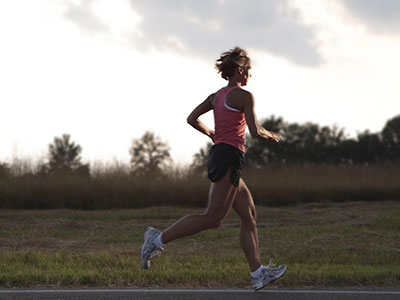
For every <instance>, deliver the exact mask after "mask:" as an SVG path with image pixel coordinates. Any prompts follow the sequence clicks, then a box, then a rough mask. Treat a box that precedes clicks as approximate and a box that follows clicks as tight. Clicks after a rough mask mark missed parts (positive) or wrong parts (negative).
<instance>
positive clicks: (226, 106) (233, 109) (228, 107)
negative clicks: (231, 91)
mask: <svg viewBox="0 0 400 300" xmlns="http://www.w3.org/2000/svg"><path fill="white" fill-rule="evenodd" d="M224 106H225V108H227V109H229V110H231V111H236V112H241V111H240V110H237V109H235V108H233V107H230V106H229V105H228V104H226V98H224Z"/></svg>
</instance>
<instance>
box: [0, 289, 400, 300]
mask: <svg viewBox="0 0 400 300" xmlns="http://www.w3.org/2000/svg"><path fill="white" fill-rule="evenodd" d="M6 299H7V300H17V299H18V300H39V299H40V300H50V299H51V300H78V299H79V300H94V299H96V300H106V299H107V300H128V299H130V300H148V299H157V300H180V299H194V300H203V299H204V300H214V299H215V300H217V299H218V300H221V299H228V300H250V299H264V300H268V299H274V300H333V299H334V300H349V299H351V300H399V299H400V290H398V291H380V290H376V291H365V290H363V291H361V290H344V291H343V290H262V291H259V292H253V291H251V290H239V289H238V290H218V289H217V290H206V289H198V290H194V289H65V290H57V289H54V290H17V289H14V290H13V289H0V300H6Z"/></svg>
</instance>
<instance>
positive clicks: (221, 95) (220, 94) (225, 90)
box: [215, 85, 239, 104]
mask: <svg viewBox="0 0 400 300" xmlns="http://www.w3.org/2000/svg"><path fill="white" fill-rule="evenodd" d="M236 88H239V87H238V86H237V85H235V86H231V87H224V88H221V89H220V90H219V91H218V92H217V96H216V99H215V104H217V102H220V101H224V100H223V99H225V97H226V96H227V95H228V94H229V93H230V92H231V91H232V90H234V89H236ZM221 99H222V100H221Z"/></svg>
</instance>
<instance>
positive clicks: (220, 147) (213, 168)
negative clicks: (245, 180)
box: [207, 144, 244, 186]
mask: <svg viewBox="0 0 400 300" xmlns="http://www.w3.org/2000/svg"><path fill="white" fill-rule="evenodd" d="M243 162H244V153H243V152H242V151H240V150H239V149H237V148H236V147H233V146H231V145H228V144H217V145H214V146H212V148H211V150H210V153H209V155H208V161H207V168H208V179H210V180H211V181H212V182H215V181H217V180H218V179H221V178H222V177H224V176H225V174H226V172H228V170H229V169H231V170H232V173H231V182H232V184H233V185H234V186H238V185H239V180H240V170H241V169H242V167H243Z"/></svg>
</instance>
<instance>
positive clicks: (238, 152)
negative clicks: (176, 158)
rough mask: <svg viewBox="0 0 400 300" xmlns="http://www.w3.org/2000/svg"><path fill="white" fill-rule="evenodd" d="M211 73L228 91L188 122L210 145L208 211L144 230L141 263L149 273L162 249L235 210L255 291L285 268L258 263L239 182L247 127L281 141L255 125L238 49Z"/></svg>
mask: <svg viewBox="0 0 400 300" xmlns="http://www.w3.org/2000/svg"><path fill="white" fill-rule="evenodd" d="M215 67H216V69H217V70H218V73H221V76H222V78H224V79H226V80H227V81H228V85H227V86H226V87H224V88H222V89H220V90H219V91H217V92H216V93H213V94H211V95H210V96H208V98H207V99H206V100H205V101H204V102H202V103H201V104H200V105H198V106H197V107H196V108H195V109H194V110H193V111H192V113H191V114H190V115H189V117H188V118H187V122H188V123H189V124H190V125H191V126H193V127H194V128H195V129H197V130H198V131H200V132H201V133H203V134H205V135H207V136H208V137H209V138H210V139H211V140H212V141H213V143H214V145H213V146H212V148H211V150H210V153H209V156H208V161H207V167H208V178H209V179H210V181H211V187H210V192H209V198H208V207H207V209H206V210H205V212H204V213H203V214H200V215H189V216H185V217H183V218H182V219H180V220H178V221H177V222H176V223H175V224H173V225H172V226H171V227H169V228H168V229H166V230H165V231H164V232H160V231H158V230H156V229H154V228H152V227H147V228H146V230H145V233H144V243H143V246H142V248H141V253H140V260H141V265H142V267H143V268H144V269H147V268H149V267H150V260H151V259H152V258H153V257H154V256H155V255H157V254H158V253H160V252H161V251H163V246H164V245H165V244H168V243H169V242H171V241H173V240H176V239H179V238H183V237H185V236H190V235H193V234H195V233H198V232H200V231H203V230H206V229H210V228H216V227H219V226H221V224H222V222H223V220H224V219H225V217H226V216H227V214H228V212H229V210H230V209H231V208H233V209H234V210H235V211H236V213H237V214H238V215H239V217H240V220H241V225H240V244H241V246H242V249H243V251H244V254H245V256H246V258H247V261H248V264H249V267H250V271H251V273H250V280H251V284H252V285H253V288H254V290H256V291H257V290H259V289H262V288H263V287H265V286H266V285H268V284H270V283H272V282H274V281H275V280H277V279H279V278H280V277H281V276H283V274H284V273H285V272H286V269H287V267H286V266H285V265H280V266H279V267H277V268H273V267H272V266H263V265H262V264H261V262H260V256H259V249H258V234H257V227H256V211H255V206H254V202H253V198H252V196H251V194H250V191H249V189H248V187H247V185H246V184H245V182H244V181H243V179H241V178H240V170H241V169H242V166H243V159H244V153H245V139H244V135H245V129H246V124H247V126H248V128H249V131H250V134H251V135H252V136H254V137H257V138H261V139H264V140H269V141H273V142H279V140H280V136H279V134H277V133H274V132H271V131H269V130H266V129H265V128H263V127H262V126H261V125H260V124H259V122H258V121H257V118H256V114H255V112H254V99H253V96H252V94H251V93H250V92H248V91H245V90H243V89H242V86H245V85H246V84H247V80H248V79H249V77H250V67H251V64H250V58H249V57H248V56H247V53H246V51H245V50H243V49H241V48H239V47H236V48H234V49H231V50H230V51H227V52H225V53H223V54H222V55H221V57H220V58H219V59H218V60H217V61H216V64H215ZM210 110H213V111H214V123H215V124H214V125H215V132H214V131H213V130H211V129H209V128H208V127H207V126H206V125H205V124H204V123H202V122H201V121H200V120H199V117H200V116H201V115H203V114H205V113H206V112H208V111H210Z"/></svg>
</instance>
